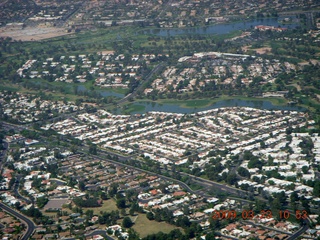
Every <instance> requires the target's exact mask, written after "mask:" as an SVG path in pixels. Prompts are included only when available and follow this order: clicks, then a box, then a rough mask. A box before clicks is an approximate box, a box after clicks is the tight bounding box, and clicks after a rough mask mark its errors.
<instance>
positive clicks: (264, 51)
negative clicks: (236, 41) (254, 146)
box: [254, 47, 272, 54]
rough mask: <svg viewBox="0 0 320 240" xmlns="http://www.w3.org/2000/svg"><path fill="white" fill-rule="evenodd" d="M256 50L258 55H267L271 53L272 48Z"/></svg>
mask: <svg viewBox="0 0 320 240" xmlns="http://www.w3.org/2000/svg"><path fill="white" fill-rule="evenodd" d="M254 50H255V51H256V53H258V54H266V53H270V52H271V50H272V49H271V48H270V47H263V48H256V49H254Z"/></svg>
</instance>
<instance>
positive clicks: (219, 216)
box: [212, 210, 308, 220]
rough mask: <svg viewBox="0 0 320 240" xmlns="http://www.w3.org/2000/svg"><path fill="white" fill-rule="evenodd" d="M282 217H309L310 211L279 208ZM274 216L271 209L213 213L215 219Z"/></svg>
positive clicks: (248, 218) (266, 217) (249, 218)
mask: <svg viewBox="0 0 320 240" xmlns="http://www.w3.org/2000/svg"><path fill="white" fill-rule="evenodd" d="M277 214H278V216H277V217H279V218H280V219H288V218H290V216H292V217H294V218H295V219H297V220H299V219H303V220H304V219H307V218H308V213H307V211H306V210H296V211H295V213H293V212H290V211H288V210H279V211H278V212H277ZM273 217H276V216H274V213H273V212H272V211H271V210H261V211H260V212H259V213H255V212H254V211H253V210H243V211H242V212H237V211H235V210H215V211H213V213H212V218H213V219H215V220H224V219H236V218H242V220H251V219H254V218H255V219H271V218H273Z"/></svg>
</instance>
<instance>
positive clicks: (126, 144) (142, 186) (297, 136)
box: [2, 107, 320, 239]
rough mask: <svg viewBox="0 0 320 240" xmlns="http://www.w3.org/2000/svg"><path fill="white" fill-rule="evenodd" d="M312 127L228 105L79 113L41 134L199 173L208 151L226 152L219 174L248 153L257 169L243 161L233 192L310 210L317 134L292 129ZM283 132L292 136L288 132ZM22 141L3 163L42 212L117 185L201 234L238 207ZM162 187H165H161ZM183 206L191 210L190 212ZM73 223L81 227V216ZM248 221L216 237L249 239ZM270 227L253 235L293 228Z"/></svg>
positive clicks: (12, 199)
mask: <svg viewBox="0 0 320 240" xmlns="http://www.w3.org/2000/svg"><path fill="white" fill-rule="evenodd" d="M314 123H315V122H314V121H312V120H308V119H307V116H306V114H305V113H303V112H296V111H284V110H282V111H281V110H278V111H275V110H272V111H270V110H261V109H254V108H249V107H246V108H240V107H232V108H222V109H212V110H207V111H203V112H198V113H194V114H187V115H184V114H174V113H162V112H149V113H146V114H142V115H134V116H127V115H113V114H110V113H108V112H106V111H105V110H98V111H97V112H96V113H80V114H78V115H75V116H74V117H73V118H68V119H66V120H62V121H58V122H55V123H52V124H49V125H45V126H44V127H43V129H50V128H51V129H53V130H55V131H57V132H58V133H59V134H61V135H72V136H74V137H76V138H78V139H80V140H90V141H91V142H93V143H96V144H98V145H99V146H101V147H103V148H108V149H111V150H112V151H115V152H125V153H128V154H130V153H132V152H138V153H139V156H143V157H144V158H150V159H151V160H154V161H158V162H160V163H161V165H172V164H189V165H188V167H189V168H190V169H193V168H200V169H201V170H205V169H206V166H207V164H208V163H209V162H210V159H211V155H210V152H211V151H212V150H220V149H225V148H226V146H227V150H228V154H227V155H226V156H221V161H220V163H221V165H222V167H223V168H224V169H223V170H222V171H221V173H219V174H223V173H224V172H228V171H229V169H228V165H229V164H230V162H231V163H232V161H234V160H235V158H234V156H236V155H238V154H240V155H241V154H242V153H243V152H245V151H250V152H251V153H252V154H253V155H254V156H258V157H259V159H260V160H261V161H262V162H263V166H262V167H255V166H254V167H252V166H250V160H249V159H242V160H241V165H240V166H241V167H243V168H245V169H248V171H249V173H250V177H248V178H242V179H241V180H240V181H238V182H237V184H236V185H237V187H239V188H242V189H248V187H251V188H252V189H253V190H254V191H256V192H261V191H264V192H266V193H268V194H273V193H279V192H284V193H285V195H286V196H287V197H288V198H289V197H290V195H291V193H292V192H297V193H298V195H299V196H304V197H305V198H307V199H308V200H309V201H310V203H311V204H314V206H315V205H316V204H317V203H318V202H319V201H320V199H317V198H315V197H314V196H313V188H312V187H310V186H308V185H307V184H306V181H313V180H314V179H315V178H316V169H314V165H313V162H318V161H319V159H320V157H319V155H320V150H319V149H320V145H319V143H318V142H319V141H318V140H319V136H317V135H315V134H314V135H309V134H308V133H300V132H295V131H294V130H295V129H297V128H300V129H301V128H305V129H308V128H312V127H313V125H314ZM289 128H290V129H292V130H293V131H291V132H288V131H287V130H288V129H289ZM23 141H24V142H25V147H21V146H20V147H19V149H16V150H17V151H18V152H19V159H18V160H15V159H14V157H13V152H12V151H11V154H9V156H8V161H9V162H10V161H12V162H13V165H14V167H15V168H16V169H20V170H24V171H28V174H27V176H26V177H25V179H24V180H23V186H21V187H22V189H23V190H24V193H25V194H27V195H26V196H28V195H32V196H33V197H34V198H35V199H38V198H43V197H45V198H48V199H49V202H48V203H47V205H46V206H45V209H47V210H56V209H62V208H63V204H65V203H66V201H67V200H69V199H72V198H74V197H81V196H84V195H85V193H84V192H83V190H91V191H95V190H98V189H106V188H108V187H110V186H111V185H113V184H117V185H118V186H119V187H118V190H126V189H135V190H137V191H138V192H140V194H139V196H138V199H139V205H140V206H141V207H143V208H144V209H145V210H146V211H151V212H153V213H155V214H156V213H157V211H158V209H160V210H161V209H170V211H172V214H173V217H174V218H176V219H178V218H179V216H188V218H189V220H191V221H197V222H200V223H201V226H202V227H203V228H207V227H209V225H210V224H209V221H208V219H209V218H210V217H211V215H212V213H213V211H215V210H221V209H240V208H241V207H240V206H238V203H237V202H236V201H234V200H228V201H224V202H222V203H220V202H219V199H216V198H209V199H204V196H202V195H201V194H200V193H199V195H198V194H191V193H188V192H186V191H185V190H184V189H182V188H181V186H179V185H174V184H172V183H168V182H166V181H164V180H162V179H160V178H159V177H157V176H150V175H148V174H145V173H142V172H139V171H137V170H134V169H131V168H128V167H120V166H117V165H115V164H113V163H110V162H108V161H107V160H106V161H101V160H99V159H94V158H91V157H88V156H83V155H79V154H76V155H75V154H72V153H71V152H70V151H68V150H63V149H60V150H59V153H60V157H57V156H56V153H55V152H56V151H54V149H47V148H45V147H43V146H41V145H37V142H35V143H33V145H32V144H31V143H32V142H33V140H32V139H29V140H28V139H27V140H26V139H23ZM306 141H311V142H313V144H314V146H313V149H311V150H312V151H313V153H314V156H315V157H314V159H313V160H310V158H307V156H306V153H304V152H303V150H304V149H303V145H301V143H304V142H306ZM262 142H264V144H262ZM130 150H131V151H130ZM187 152H193V154H196V155H197V157H196V158H194V159H193V160H192V161H191V162H190V159H188V155H189V154H188V153H187ZM271 160H272V161H271ZM52 163H58V179H52V177H51V174H50V173H48V172H46V171H44V170H41V171H35V170H34V167H37V168H38V169H45V168H46V166H47V164H52ZM269 171H277V173H278V174H279V175H280V176H281V177H279V178H276V177H272V178H268V177H267V176H268V172H269ZM11 174H12V170H9V169H5V171H4V172H3V176H4V177H5V181H4V183H2V185H8V183H9V182H10V178H12V176H11ZM293 178H294V179H293ZM37 179H40V180H41V182H40V185H41V187H40V189H41V191H40V189H39V188H35V187H34V185H33V183H34V181H37ZM70 179H74V180H75V181H76V182H75V185H74V186H73V187H72V186H67V182H65V181H70ZM261 179H265V180H264V181H262V180H261ZM79 182H83V183H84V186H83V189H82V191H81V190H79V188H78V187H77V183H79ZM163 184H164V185H166V188H163V187H162V186H163ZM146 186H147V187H146ZM5 187H7V186H5ZM2 198H3V199H4V201H5V202H7V203H8V204H11V205H15V204H16V203H17V202H19V203H20V206H24V207H26V208H27V207H28V205H27V204H26V203H25V202H23V201H22V200H21V199H19V198H17V197H16V196H13V195H12V194H9V193H5V194H2ZM186 207H188V209H189V210H188V211H189V212H188V213H187V212H186V210H185V209H186ZM76 218H77V219H78V218H79V221H80V218H81V216H77V217H76ZM254 221H256V222H254V223H252V226H251V228H248V226H245V225H244V224H243V225H239V226H236V227H234V228H231V227H226V228H225V229H222V230H221V232H222V233H223V234H225V235H230V236H234V237H239V236H244V235H246V236H249V235H252V234H254V233H253V232H254V231H252V229H256V230H257V231H258V229H257V226H256V225H255V224H263V223H260V222H258V221H260V219H257V220H254ZM66 224H67V223H66ZM236 224H240V223H236ZM270 224H271V223H270ZM272 224H273V225H272V226H271V225H270V226H271V227H272V228H273V230H270V231H269V230H266V229H264V228H262V226H259V231H260V230H261V231H262V230H264V231H265V233H264V234H263V235H264V236H266V237H269V236H270V234H271V235H272V234H274V236H275V235H277V236H278V235H279V234H280V233H279V232H277V231H276V230H277V229H281V230H282V231H288V234H290V231H291V230H294V228H291V227H292V226H291V227H290V226H289V225H290V224H289V225H288V223H286V224H280V223H278V222H272ZM246 225H248V224H246ZM249 225H250V224H249ZM243 227H244V228H246V229H244V228H243ZM229 228H230V229H229ZM260 228H262V229H260ZM289 228H290V229H291V230H290V229H289ZM274 229H275V230H274ZM289 230H290V231H289ZM273 231H275V233H273ZM282 237H284V236H282ZM266 239H267V238H266Z"/></svg>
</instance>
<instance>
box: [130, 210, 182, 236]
mask: <svg viewBox="0 0 320 240" xmlns="http://www.w3.org/2000/svg"><path fill="white" fill-rule="evenodd" d="M132 228H133V229H134V230H136V231H137V232H138V233H139V235H140V237H142V238H143V237H146V236H147V235H149V234H153V233H158V232H160V231H161V232H163V233H169V232H171V231H172V230H174V229H177V228H178V227H176V226H173V225H170V224H168V223H166V222H157V221H154V220H153V221H150V220H149V219H148V218H147V217H146V215H145V214H139V215H138V217H137V219H136V221H135V223H134V225H133V227H132Z"/></svg>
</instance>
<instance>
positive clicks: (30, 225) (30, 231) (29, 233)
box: [0, 203, 36, 240]
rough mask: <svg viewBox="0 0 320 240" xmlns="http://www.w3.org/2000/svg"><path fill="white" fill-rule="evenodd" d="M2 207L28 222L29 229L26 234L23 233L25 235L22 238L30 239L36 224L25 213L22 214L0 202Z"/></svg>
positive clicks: (24, 239) (23, 239)
mask: <svg viewBox="0 0 320 240" xmlns="http://www.w3.org/2000/svg"><path fill="white" fill-rule="evenodd" d="M0 208H1V209H3V210H4V211H6V212H8V213H10V214H11V215H13V216H15V217H16V218H18V219H20V220H22V221H23V222H25V223H26V224H27V231H26V232H25V234H24V235H23V237H22V238H21V239H22V240H27V239H30V237H31V236H32V234H33V232H34V230H35V228H36V226H35V224H34V223H33V222H32V221H31V220H30V219H29V218H27V217H25V216H24V215H22V214H21V213H19V212H16V211H15V210H13V209H12V208H10V207H8V206H6V205H4V204H3V203H0Z"/></svg>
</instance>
